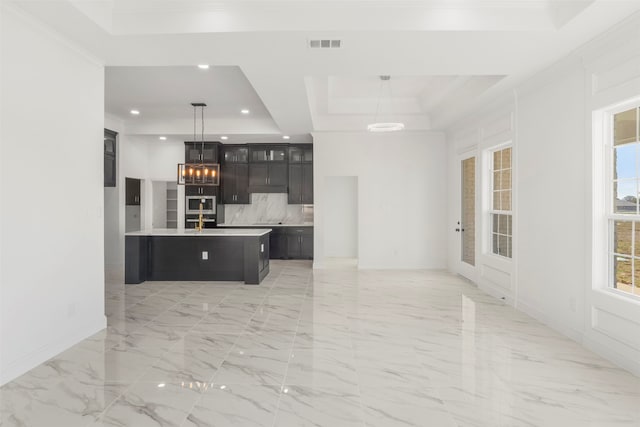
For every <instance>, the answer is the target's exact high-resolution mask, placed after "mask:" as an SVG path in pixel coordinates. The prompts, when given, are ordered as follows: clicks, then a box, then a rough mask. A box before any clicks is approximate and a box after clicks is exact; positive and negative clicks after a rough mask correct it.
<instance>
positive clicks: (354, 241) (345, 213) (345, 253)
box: [324, 176, 358, 268]
mask: <svg viewBox="0 0 640 427" xmlns="http://www.w3.org/2000/svg"><path fill="white" fill-rule="evenodd" d="M325 190H326V191H325V194H326V196H325V197H326V202H325V206H326V208H325V212H324V218H325V227H324V230H325V231H324V245H325V246H324V252H325V262H326V264H327V267H329V268H331V267H354V268H355V267H357V265H358V177H357V176H328V177H326V178H325Z"/></svg>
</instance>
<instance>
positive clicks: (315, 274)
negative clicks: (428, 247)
mask: <svg viewBox="0 0 640 427" xmlns="http://www.w3.org/2000/svg"><path fill="white" fill-rule="evenodd" d="M469 306H473V310H471V311H469V310H468V308H469ZM105 315H106V316H107V320H108V328H107V329H106V330H104V331H101V332H99V333H97V334H95V335H93V336H91V337H89V338H87V339H86V340H84V341H82V342H80V343H78V344H77V345H74V346H73V347H71V348H69V349H67V350H66V351H64V352H62V353H61V354H59V355H57V356H55V357H53V358H52V359H50V360H48V361H46V362H45V363H43V364H41V365H39V366H38V367H36V368H34V369H32V370H31V371H29V372H28V373H26V374H24V375H22V376H20V377H19V378H17V379H16V380H14V381H12V382H10V383H8V384H5V385H4V386H2V387H1V388H0V425H2V427H5V426H10V427H24V426H28V427H40V426H43V427H58V426H64V427H75V426H80V427H84V426H94V427H98V426H120V427H123V426H127V427H128V426H135V427H138V426H141V427H144V426H181V427H201V426H236V425H237V426H269V427H275V426H304V427H307V426H312V427H340V426H349V427H350V426H358V427H378V426H384V427H395V426H403V427H404V426H421V427H422V426H429V427H430V426H434V427H441V426H444V427H448V426H452V427H453V426H455V427H516V426H527V427H547V426H553V427H555V426H562V427H565V426H566V427H578V426H579V427H583V426H586V427H609V426H611V427H614V426H629V427H631V426H634V427H639V426H640V379H639V378H637V377H634V376H633V375H631V374H629V373H628V372H625V371H623V370H621V369H619V368H617V367H615V366H613V365H612V364H611V363H609V362H607V361H605V360H603V359H602V358H600V357H599V356H597V355H595V354H593V353H591V352H589V351H588V350H586V349H584V348H583V347H581V346H580V345H579V344H578V343H576V342H573V341H571V340H569V339H567V338H566V337H564V336H562V335H560V334H559V333H557V332H555V331H552V330H550V329H549V328H547V327H546V326H544V325H542V324H540V323H539V322H536V321H535V320H533V319H531V318H529V317H528V316H526V315H524V314H523V313H521V312H518V311H516V310H514V309H513V308H511V307H509V306H507V305H505V304H504V303H503V302H502V301H499V300H496V299H494V298H493V297H491V296H488V295H486V294H484V293H483V292H482V291H480V290H479V289H477V288H476V287H474V286H473V285H471V284H469V283H468V282H466V281H465V280H462V279H460V278H458V277H456V276H453V275H450V274H448V273H446V272H444V271H416V270H408V271H358V270H340V269H330V270H316V271H312V269H311V263H310V262H308V261H279V260H272V262H271V272H270V274H269V275H268V276H267V278H266V279H265V280H264V281H263V282H262V284H261V285H259V286H245V285H244V284H242V283H240V282H222V283H217V282H145V283H143V284H140V285H135V286H130V285H124V284H123V283H108V284H107V285H106V287H105Z"/></svg>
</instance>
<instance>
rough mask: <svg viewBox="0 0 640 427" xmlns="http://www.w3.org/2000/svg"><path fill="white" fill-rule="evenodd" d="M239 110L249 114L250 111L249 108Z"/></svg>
mask: <svg viewBox="0 0 640 427" xmlns="http://www.w3.org/2000/svg"><path fill="white" fill-rule="evenodd" d="M240 112H241V113H242V114H249V113H250V112H251V111H249V110H247V109H246V108H245V109H243V110H240Z"/></svg>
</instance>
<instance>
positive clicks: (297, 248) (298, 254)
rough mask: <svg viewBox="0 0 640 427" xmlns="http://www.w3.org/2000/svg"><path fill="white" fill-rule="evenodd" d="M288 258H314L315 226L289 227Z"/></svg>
mask: <svg viewBox="0 0 640 427" xmlns="http://www.w3.org/2000/svg"><path fill="white" fill-rule="evenodd" d="M287 258H293V259H313V228H312V227H301V228H298V227H290V228H288V229H287Z"/></svg>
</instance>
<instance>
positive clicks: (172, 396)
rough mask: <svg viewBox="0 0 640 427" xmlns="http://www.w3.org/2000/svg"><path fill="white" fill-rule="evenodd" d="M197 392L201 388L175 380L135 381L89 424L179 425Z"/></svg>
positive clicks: (170, 426)
mask: <svg viewBox="0 0 640 427" xmlns="http://www.w3.org/2000/svg"><path fill="white" fill-rule="evenodd" d="M200 395H201V392H200V390H196V389H192V388H189V387H182V386H180V385H175V384H164V383H160V384H154V383H145V382H143V383H138V384H136V385H134V386H132V387H131V388H129V389H128V390H127V392H126V393H125V394H123V395H122V396H121V397H120V398H118V400H116V401H115V402H114V403H113V404H112V405H111V406H110V407H109V408H108V409H107V410H106V411H105V412H104V413H103V414H102V415H101V416H100V418H99V419H98V420H97V421H96V422H95V423H94V424H90V425H91V426H95V427H98V426H100V427H103V426H135V427H147V426H149V427H158V426H162V427H174V426H175V427H179V426H181V425H182V424H183V422H184V420H185V418H186V417H187V415H188V414H189V412H190V411H191V409H192V408H193V406H194V404H195V402H196V401H197V400H198V399H199V398H200Z"/></svg>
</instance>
